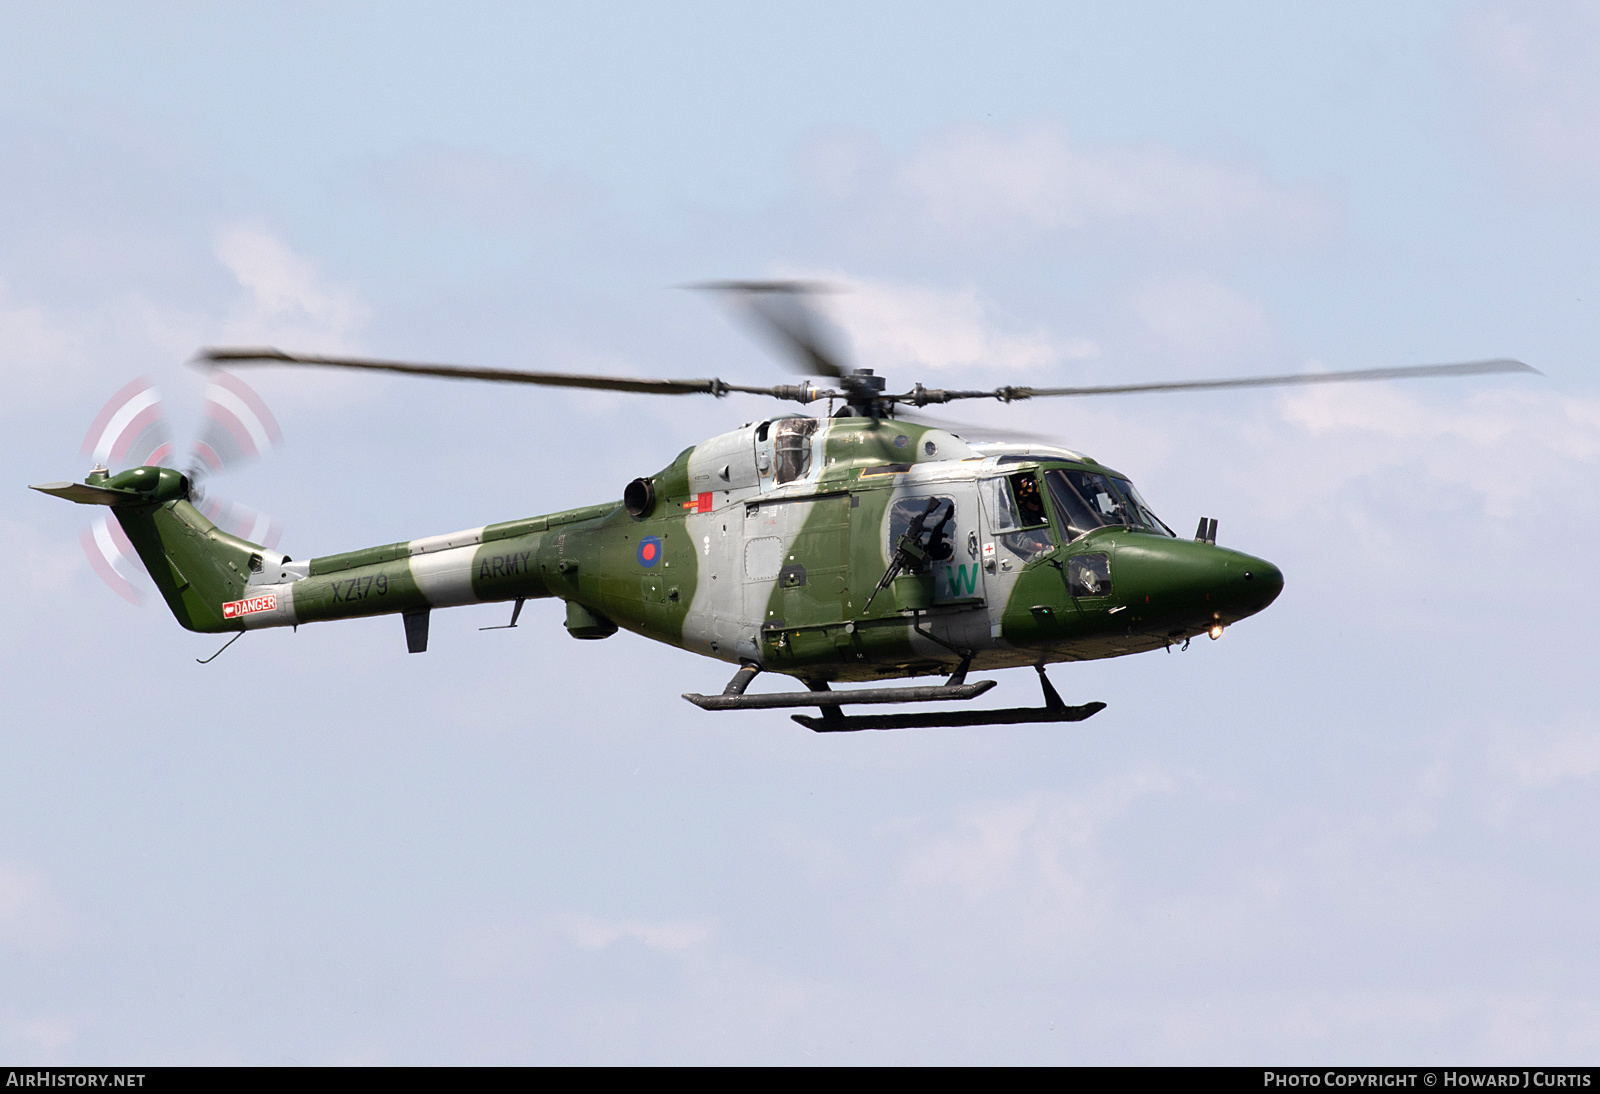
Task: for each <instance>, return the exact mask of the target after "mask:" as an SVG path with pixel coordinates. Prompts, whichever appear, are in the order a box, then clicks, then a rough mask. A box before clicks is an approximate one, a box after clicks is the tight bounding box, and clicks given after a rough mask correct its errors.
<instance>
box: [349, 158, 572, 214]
mask: <svg viewBox="0 0 1600 1094" xmlns="http://www.w3.org/2000/svg"><path fill="white" fill-rule="evenodd" d="M360 182H361V183H362V184H364V187H365V189H366V190H367V191H368V192H369V193H371V194H373V195H375V196H377V197H378V198H379V199H380V200H381V201H383V202H385V203H387V204H389V205H391V206H393V207H394V208H395V210H396V212H397V213H399V214H400V215H401V216H402V217H403V218H404V219H405V220H407V221H408V222H409V225H411V226H414V225H416V224H447V225H451V226H464V227H468V228H472V229H476V230H479V231H485V232H495V233H503V232H506V231H520V230H523V229H526V228H529V227H533V226H536V225H539V226H559V227H571V226H574V224H575V223H576V222H582V223H584V224H585V226H588V220H589V218H591V217H592V216H593V215H594V213H595V211H596V209H597V207H598V205H599V204H600V203H601V200H602V197H603V195H602V194H601V192H600V191H599V189H598V188H597V187H596V186H595V184H594V183H592V182H590V181H589V180H587V179H584V178H581V177H580V176H578V175H576V174H574V173H572V172H568V171H559V170H541V169H538V168H536V167H534V166H532V165H530V164H528V163H525V162H523V161H520V160H517V159H514V158H509V157H505V156H497V155H492V154H489V153H487V152H483V151H479V150H475V149H466V148H451V147H447V146H443V145H435V144H427V145H423V146H420V147H417V148H414V149H411V150H410V151H407V152H405V153H402V154H400V155H398V156H395V157H393V158H389V159H383V160H380V161H377V162H375V163H374V164H373V166H372V167H371V168H370V169H369V170H367V171H366V172H364V174H363V175H362V177H361V180H360Z"/></svg>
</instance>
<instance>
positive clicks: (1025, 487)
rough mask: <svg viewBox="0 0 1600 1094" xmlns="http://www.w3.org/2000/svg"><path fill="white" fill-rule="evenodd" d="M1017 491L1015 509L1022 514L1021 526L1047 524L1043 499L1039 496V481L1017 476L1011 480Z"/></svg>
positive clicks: (1048, 519) (1029, 477) (1048, 520)
mask: <svg viewBox="0 0 1600 1094" xmlns="http://www.w3.org/2000/svg"><path fill="white" fill-rule="evenodd" d="M1011 483H1012V485H1013V486H1014V487H1015V488H1016V491H1017V508H1018V509H1019V510H1020V511H1021V514H1022V526H1023V527H1024V528H1027V527H1029V526H1031V525H1035V524H1049V523H1050V518H1049V517H1046V516H1045V515H1044V499H1043V498H1041V497H1040V496H1039V480H1038V479H1036V478H1034V477H1033V476H1032V475H1018V476H1017V477H1016V478H1014V479H1012V480H1011Z"/></svg>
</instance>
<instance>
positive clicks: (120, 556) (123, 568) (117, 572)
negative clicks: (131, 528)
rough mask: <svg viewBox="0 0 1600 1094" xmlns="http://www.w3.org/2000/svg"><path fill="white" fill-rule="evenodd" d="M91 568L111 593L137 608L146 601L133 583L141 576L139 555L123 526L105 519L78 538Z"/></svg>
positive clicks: (84, 531)
mask: <svg viewBox="0 0 1600 1094" xmlns="http://www.w3.org/2000/svg"><path fill="white" fill-rule="evenodd" d="M78 538H79V542H80V543H82V545H83V553H84V555H85V556H87V557H88V559H89V565H90V566H92V567H93V568H94V572H95V573H96V574H98V575H100V580H101V581H104V582H105V583H106V585H107V586H109V587H110V589H111V591H112V592H114V593H116V594H117V595H118V596H120V597H122V599H124V600H126V601H127V602H128V603H129V604H132V605H133V606H134V607H136V608H137V607H138V606H139V605H140V604H142V603H143V600H144V598H143V597H142V596H141V595H140V593H139V588H138V586H136V585H135V584H134V583H133V581H134V579H135V578H136V577H137V576H138V574H139V569H140V563H139V556H138V554H137V553H135V551H134V549H133V544H132V543H130V542H128V537H127V534H126V533H124V532H123V530H122V525H120V524H118V523H117V522H116V521H114V520H109V519H107V518H106V517H104V516H102V517H100V518H99V519H98V520H96V521H95V522H94V523H93V524H90V525H89V526H88V527H87V528H85V529H84V530H83V533H82V534H81V535H80V536H79V537H78Z"/></svg>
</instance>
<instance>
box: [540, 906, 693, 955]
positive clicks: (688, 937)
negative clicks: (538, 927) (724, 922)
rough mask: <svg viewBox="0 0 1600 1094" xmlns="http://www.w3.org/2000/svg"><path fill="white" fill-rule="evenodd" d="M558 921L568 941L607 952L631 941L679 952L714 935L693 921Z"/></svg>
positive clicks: (581, 918) (579, 918)
mask: <svg viewBox="0 0 1600 1094" xmlns="http://www.w3.org/2000/svg"><path fill="white" fill-rule="evenodd" d="M555 922H556V924H557V926H558V927H559V928H560V929H561V930H562V932H563V933H564V934H566V935H567V937H568V938H570V939H571V940H572V941H574V942H576V943H577V944H578V946H579V948H581V949H585V950H603V949H605V948H606V947H608V946H610V945H612V944H613V943H616V942H621V941H623V940H624V939H631V940H632V941H635V942H639V943H642V944H643V945H645V946H648V947H649V948H650V949H653V950H661V951H663V952H666V953H676V952H678V951H680V950H686V949H688V948H689V947H691V946H695V945H698V944H699V943H701V942H704V941H705V940H706V939H708V938H710V937H711V934H712V931H711V927H710V926H709V925H707V924H705V923H699V922H692V921H665V922H652V921H649V920H642V919H625V920H604V919H595V918H593V917H591V916H583V915H572V916H563V917H560V918H559V919H557V920H556V921H555Z"/></svg>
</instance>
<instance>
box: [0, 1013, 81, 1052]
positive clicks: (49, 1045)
mask: <svg viewBox="0 0 1600 1094" xmlns="http://www.w3.org/2000/svg"><path fill="white" fill-rule="evenodd" d="M5 1040H6V1041H7V1042H9V1043H11V1044H14V1045H25V1046H27V1047H28V1048H30V1049H33V1050H34V1051H36V1052H42V1053H45V1054H46V1055H47V1056H54V1055H55V1054H56V1053H57V1052H59V1051H61V1050H62V1049H64V1048H66V1047H67V1046H68V1045H69V1044H71V1043H72V1027H71V1026H70V1025H68V1024H67V1022H66V1021H64V1020H63V1019H60V1018H48V1017H47V1018H33V1019H28V1020H24V1021H21V1022H15V1023H11V1024H8V1025H7V1026H6V1031H5Z"/></svg>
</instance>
